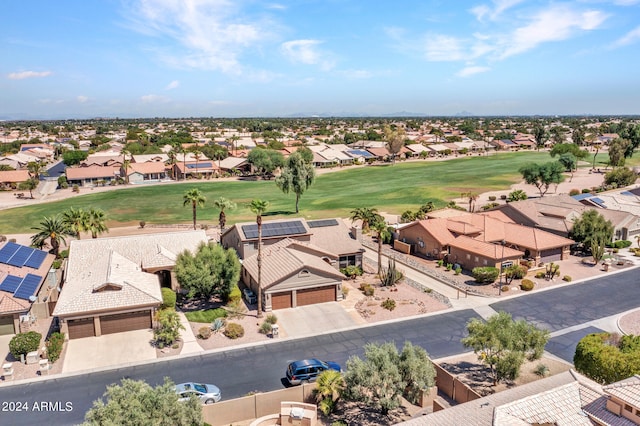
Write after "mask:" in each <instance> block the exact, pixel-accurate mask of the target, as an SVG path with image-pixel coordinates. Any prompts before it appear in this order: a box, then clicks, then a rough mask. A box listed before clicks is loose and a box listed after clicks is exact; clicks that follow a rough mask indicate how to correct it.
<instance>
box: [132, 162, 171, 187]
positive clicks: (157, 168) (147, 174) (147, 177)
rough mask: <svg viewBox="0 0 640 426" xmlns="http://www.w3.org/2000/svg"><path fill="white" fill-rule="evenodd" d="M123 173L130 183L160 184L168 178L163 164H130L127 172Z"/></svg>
mask: <svg viewBox="0 0 640 426" xmlns="http://www.w3.org/2000/svg"><path fill="white" fill-rule="evenodd" d="M121 173H122V174H123V175H125V176H126V179H127V181H128V182H129V183H149V182H160V181H161V180H164V179H166V178H167V171H166V169H165V165H164V163H163V162H153V161H151V162H148V163H130V164H129V167H128V168H127V170H126V171H125V170H124V167H122V169H121Z"/></svg>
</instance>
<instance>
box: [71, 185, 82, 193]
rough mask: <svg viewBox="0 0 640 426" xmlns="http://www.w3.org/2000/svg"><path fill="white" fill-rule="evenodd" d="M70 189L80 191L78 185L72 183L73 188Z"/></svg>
mask: <svg viewBox="0 0 640 426" xmlns="http://www.w3.org/2000/svg"><path fill="white" fill-rule="evenodd" d="M71 191H73V192H80V187H79V186H78V185H77V184H76V185H73V188H72V189H71Z"/></svg>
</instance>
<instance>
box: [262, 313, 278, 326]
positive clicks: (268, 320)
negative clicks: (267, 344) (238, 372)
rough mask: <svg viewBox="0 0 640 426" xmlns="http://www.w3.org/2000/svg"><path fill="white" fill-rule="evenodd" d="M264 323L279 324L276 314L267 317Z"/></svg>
mask: <svg viewBox="0 0 640 426" xmlns="http://www.w3.org/2000/svg"><path fill="white" fill-rule="evenodd" d="M264 322H266V323H268V324H275V323H277V322H278V317H277V316H276V315H275V314H269V315H267V317H266V318H265V319H264Z"/></svg>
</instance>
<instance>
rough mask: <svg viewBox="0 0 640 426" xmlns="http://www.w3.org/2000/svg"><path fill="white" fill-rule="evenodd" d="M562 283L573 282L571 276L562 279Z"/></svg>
mask: <svg viewBox="0 0 640 426" xmlns="http://www.w3.org/2000/svg"><path fill="white" fill-rule="evenodd" d="M562 281H566V282H571V276H569V275H565V276H564V277H562Z"/></svg>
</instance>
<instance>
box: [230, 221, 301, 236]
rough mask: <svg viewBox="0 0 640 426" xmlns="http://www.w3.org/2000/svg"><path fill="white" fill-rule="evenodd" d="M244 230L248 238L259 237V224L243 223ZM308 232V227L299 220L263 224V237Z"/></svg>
mask: <svg viewBox="0 0 640 426" xmlns="http://www.w3.org/2000/svg"><path fill="white" fill-rule="evenodd" d="M242 232H243V233H244V236H245V237H246V238H247V239H254V238H258V225H242ZM306 233H307V229H306V228H305V227H304V225H303V224H302V222H301V221H299V220H294V221H290V222H275V223H265V224H263V225H262V236H263V237H280V236H286V235H296V234H306Z"/></svg>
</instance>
